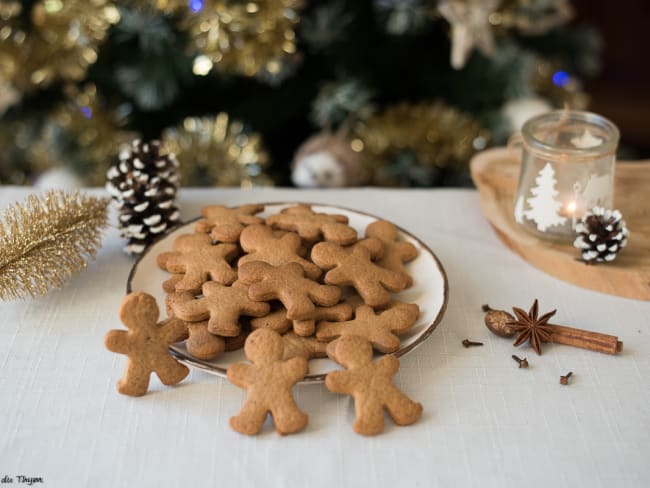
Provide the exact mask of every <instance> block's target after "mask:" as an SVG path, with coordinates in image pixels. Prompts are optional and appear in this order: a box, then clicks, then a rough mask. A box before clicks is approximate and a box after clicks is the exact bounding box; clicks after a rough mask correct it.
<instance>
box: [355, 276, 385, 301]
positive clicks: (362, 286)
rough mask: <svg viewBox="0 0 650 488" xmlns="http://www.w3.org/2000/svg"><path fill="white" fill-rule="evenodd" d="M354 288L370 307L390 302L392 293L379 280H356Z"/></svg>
mask: <svg viewBox="0 0 650 488" xmlns="http://www.w3.org/2000/svg"><path fill="white" fill-rule="evenodd" d="M354 288H355V290H357V293H359V295H361V298H363V301H364V302H365V303H366V305H368V306H370V307H383V306H384V305H388V303H389V302H390V298H391V297H390V293H388V292H387V291H386V289H385V288H384V287H383V286H381V285H380V284H379V282H376V281H372V282H367V283H363V282H355V283H354Z"/></svg>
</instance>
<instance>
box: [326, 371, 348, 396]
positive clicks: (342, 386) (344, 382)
mask: <svg viewBox="0 0 650 488" xmlns="http://www.w3.org/2000/svg"><path fill="white" fill-rule="evenodd" d="M325 386H326V387H327V389H328V390H329V391H331V392H332V393H340V394H345V395H351V394H352V391H353V389H354V379H353V377H352V374H350V373H349V372H348V371H332V372H331V373H328V374H327V376H326V377H325Z"/></svg>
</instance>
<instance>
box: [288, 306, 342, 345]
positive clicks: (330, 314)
mask: <svg viewBox="0 0 650 488" xmlns="http://www.w3.org/2000/svg"><path fill="white" fill-rule="evenodd" d="M353 314H354V310H353V309H352V306H351V305H349V304H347V303H338V304H336V305H334V306H332V307H316V310H315V311H314V316H313V317H312V318H310V319H305V320H294V321H293V331H294V332H295V333H296V334H298V335H299V336H303V337H308V336H311V335H314V332H315V331H316V322H317V321H319V320H333V321H336V322H341V321H343V320H348V319H350V318H352V315H353Z"/></svg>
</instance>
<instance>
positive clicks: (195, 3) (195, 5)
mask: <svg viewBox="0 0 650 488" xmlns="http://www.w3.org/2000/svg"><path fill="white" fill-rule="evenodd" d="M188 5H189V7H190V10H191V11H192V12H200V11H201V10H203V0H189V4H188Z"/></svg>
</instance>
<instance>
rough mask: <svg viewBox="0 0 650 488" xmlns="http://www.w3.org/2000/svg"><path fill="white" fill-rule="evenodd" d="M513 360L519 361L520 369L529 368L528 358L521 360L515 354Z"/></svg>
mask: <svg viewBox="0 0 650 488" xmlns="http://www.w3.org/2000/svg"><path fill="white" fill-rule="evenodd" d="M512 359H514V360H515V361H517V362H518V363H519V367H520V368H527V367H528V359H527V358H524V359H521V358H520V357H518V356H515V355H514V354H513V355H512Z"/></svg>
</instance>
